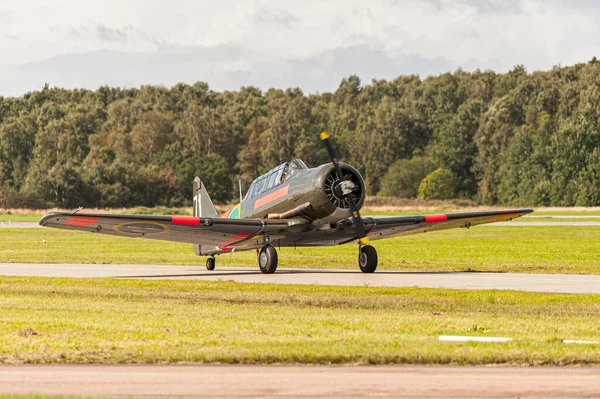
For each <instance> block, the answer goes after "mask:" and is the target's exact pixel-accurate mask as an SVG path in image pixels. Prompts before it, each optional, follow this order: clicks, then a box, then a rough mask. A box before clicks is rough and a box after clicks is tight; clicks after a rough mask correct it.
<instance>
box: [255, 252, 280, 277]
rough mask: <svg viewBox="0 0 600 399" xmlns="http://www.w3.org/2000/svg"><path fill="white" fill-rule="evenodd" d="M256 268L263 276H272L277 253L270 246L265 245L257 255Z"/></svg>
mask: <svg viewBox="0 0 600 399" xmlns="http://www.w3.org/2000/svg"><path fill="white" fill-rule="evenodd" d="M258 267H259V268H260V271H261V272H262V273H264V274H273V273H275V270H277V251H276V250H275V248H273V247H272V246H270V245H265V246H264V247H263V248H262V249H261V250H260V253H259V254H258Z"/></svg>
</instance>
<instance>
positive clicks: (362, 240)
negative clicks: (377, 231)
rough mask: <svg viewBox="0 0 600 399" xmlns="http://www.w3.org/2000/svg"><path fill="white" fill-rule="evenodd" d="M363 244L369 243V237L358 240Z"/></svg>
mask: <svg viewBox="0 0 600 399" xmlns="http://www.w3.org/2000/svg"><path fill="white" fill-rule="evenodd" d="M358 241H359V242H360V243H361V244H362V245H367V244H368V243H369V237H363V238H361V239H360V240H358Z"/></svg>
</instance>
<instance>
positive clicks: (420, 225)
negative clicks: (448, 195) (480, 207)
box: [363, 208, 533, 240]
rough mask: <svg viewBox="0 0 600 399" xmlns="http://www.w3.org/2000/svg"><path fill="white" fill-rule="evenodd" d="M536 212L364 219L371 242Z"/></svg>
mask: <svg viewBox="0 0 600 399" xmlns="http://www.w3.org/2000/svg"><path fill="white" fill-rule="evenodd" d="M531 212H533V209H526V208H523V209H511V210H505V211H482V212H462V213H448V214H439V215H423V216H393V217H380V218H378V217H375V218H369V217H366V218H363V221H364V223H365V227H366V230H367V236H368V237H369V238H370V239H371V240H377V239H381V238H388V237H392V236H402V235H408V234H416V233H425V232H428V231H437V230H446V229H454V228H457V227H465V228H469V227H471V226H477V225H479V224H486V223H494V222H502V221H506V220H512V219H515V218H518V217H521V216H523V215H526V214H528V213H531Z"/></svg>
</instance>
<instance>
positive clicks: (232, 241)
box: [219, 233, 252, 249]
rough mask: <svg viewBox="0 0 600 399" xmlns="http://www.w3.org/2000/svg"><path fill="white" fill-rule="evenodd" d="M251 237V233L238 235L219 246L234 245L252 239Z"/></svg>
mask: <svg viewBox="0 0 600 399" xmlns="http://www.w3.org/2000/svg"><path fill="white" fill-rule="evenodd" d="M251 235H252V234H251V233H240V234H238V235H236V236H235V237H231V238H229V239H227V240H224V241H221V242H220V243H219V245H229V244H233V243H234V242H238V241H242V240H245V239H246V238H248V237H250V236H251ZM221 249H223V248H221Z"/></svg>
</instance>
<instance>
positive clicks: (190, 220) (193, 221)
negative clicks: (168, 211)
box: [171, 216, 200, 226]
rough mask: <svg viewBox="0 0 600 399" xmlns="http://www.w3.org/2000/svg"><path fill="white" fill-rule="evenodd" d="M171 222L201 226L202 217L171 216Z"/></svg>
mask: <svg viewBox="0 0 600 399" xmlns="http://www.w3.org/2000/svg"><path fill="white" fill-rule="evenodd" d="M171 223H173V224H180V225H184V226H200V218H197V217H193V216H171Z"/></svg>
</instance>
